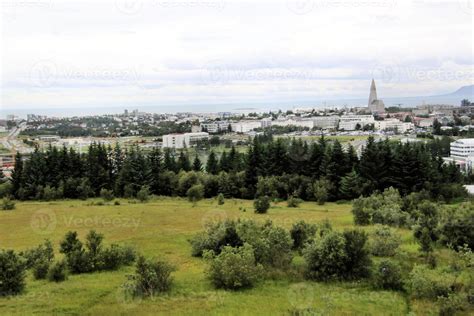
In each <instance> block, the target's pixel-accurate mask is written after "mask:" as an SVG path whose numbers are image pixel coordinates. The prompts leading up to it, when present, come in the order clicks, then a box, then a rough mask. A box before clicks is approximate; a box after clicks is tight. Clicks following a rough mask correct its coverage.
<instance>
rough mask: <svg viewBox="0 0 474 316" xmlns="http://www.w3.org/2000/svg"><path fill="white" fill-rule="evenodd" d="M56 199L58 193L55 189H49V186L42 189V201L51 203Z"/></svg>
mask: <svg viewBox="0 0 474 316" xmlns="http://www.w3.org/2000/svg"><path fill="white" fill-rule="evenodd" d="M57 198H58V192H57V189H56V188H54V187H51V186H49V185H47V186H45V187H44V190H43V200H45V201H51V200H55V199H57Z"/></svg>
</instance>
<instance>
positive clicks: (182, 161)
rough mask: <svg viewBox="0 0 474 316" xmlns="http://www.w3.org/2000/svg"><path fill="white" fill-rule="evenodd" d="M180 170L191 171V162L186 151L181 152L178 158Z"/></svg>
mask: <svg viewBox="0 0 474 316" xmlns="http://www.w3.org/2000/svg"><path fill="white" fill-rule="evenodd" d="M178 170H184V171H191V162H189V158H188V155H187V154H185V153H184V151H181V153H180V154H179V157H178Z"/></svg>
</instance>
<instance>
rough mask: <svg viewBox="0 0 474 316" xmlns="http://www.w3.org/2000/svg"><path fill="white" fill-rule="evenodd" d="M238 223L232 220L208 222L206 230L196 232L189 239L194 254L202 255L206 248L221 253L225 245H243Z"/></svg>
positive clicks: (196, 255)
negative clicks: (237, 227)
mask: <svg viewBox="0 0 474 316" xmlns="http://www.w3.org/2000/svg"><path fill="white" fill-rule="evenodd" d="M236 225H237V223H236V222H235V221H231V220H226V221H221V222H217V223H206V230H205V231H204V232H201V233H198V234H196V235H195V236H194V237H193V238H191V239H190V240H189V242H190V243H191V248H192V255H193V256H195V257H200V256H202V254H203V252H204V251H205V250H212V251H214V253H216V254H219V253H220V251H221V249H222V247H224V246H231V247H238V246H242V245H243V242H242V240H241V239H240V237H239V235H238V234H237V229H236Z"/></svg>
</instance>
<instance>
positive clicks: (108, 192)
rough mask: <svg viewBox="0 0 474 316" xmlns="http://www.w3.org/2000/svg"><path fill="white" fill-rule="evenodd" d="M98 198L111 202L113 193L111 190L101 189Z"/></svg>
mask: <svg viewBox="0 0 474 316" xmlns="http://www.w3.org/2000/svg"><path fill="white" fill-rule="evenodd" d="M100 197H101V198H103V199H104V201H107V202H108V201H112V200H113V199H114V193H113V192H112V191H111V190H107V189H106V188H102V189H101V190H100Z"/></svg>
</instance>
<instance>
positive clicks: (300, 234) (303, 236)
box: [290, 220, 317, 250]
mask: <svg viewBox="0 0 474 316" xmlns="http://www.w3.org/2000/svg"><path fill="white" fill-rule="evenodd" d="M316 231H317V226H316V225H314V224H308V223H306V222H305V221H303V220H301V221H299V222H297V223H294V224H293V227H292V228H291V230H290V235H291V239H293V249H297V250H301V249H303V247H304V245H305V243H306V242H308V241H309V240H311V238H313V237H314V235H315V234H316Z"/></svg>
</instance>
